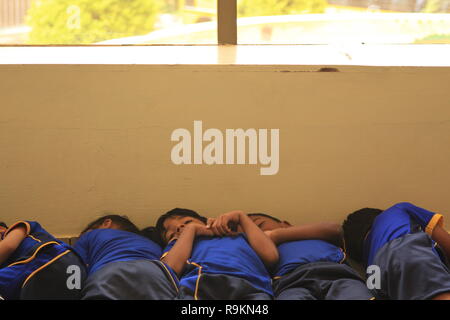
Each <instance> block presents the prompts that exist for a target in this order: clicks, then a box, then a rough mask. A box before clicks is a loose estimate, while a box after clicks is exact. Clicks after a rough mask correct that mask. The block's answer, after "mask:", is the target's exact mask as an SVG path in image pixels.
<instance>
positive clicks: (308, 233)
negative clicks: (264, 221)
mask: <svg viewBox="0 0 450 320" xmlns="http://www.w3.org/2000/svg"><path fill="white" fill-rule="evenodd" d="M266 234H268V235H269V237H270V238H271V239H272V241H273V242H275V244H277V245H278V244H280V243H283V242H287V241H296V240H312V239H315V240H324V241H329V242H331V243H333V244H335V245H338V246H341V245H342V229H341V226H340V225H338V224H335V223H327V222H323V223H312V224H305V225H300V226H292V227H287V228H279V229H274V230H271V231H266Z"/></svg>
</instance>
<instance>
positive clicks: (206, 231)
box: [194, 224, 215, 237]
mask: <svg viewBox="0 0 450 320" xmlns="http://www.w3.org/2000/svg"><path fill="white" fill-rule="evenodd" d="M194 226H195V236H196V237H199V236H207V237H214V236H215V234H214V232H213V231H212V230H211V229H210V228H208V227H207V226H204V225H200V224H195V225H194Z"/></svg>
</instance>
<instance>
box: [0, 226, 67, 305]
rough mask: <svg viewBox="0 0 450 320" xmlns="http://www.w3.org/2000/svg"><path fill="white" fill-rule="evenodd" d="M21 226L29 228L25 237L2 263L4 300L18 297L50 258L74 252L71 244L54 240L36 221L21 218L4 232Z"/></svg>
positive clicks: (0, 285) (0, 277)
mask: <svg viewBox="0 0 450 320" xmlns="http://www.w3.org/2000/svg"><path fill="white" fill-rule="evenodd" d="M19 225H23V226H25V228H26V233H27V235H26V237H25V239H24V240H23V241H22V242H21V243H20V245H19V246H18V247H17V249H16V250H15V251H14V252H13V253H12V254H11V256H9V258H8V259H7V260H6V261H5V262H4V263H3V264H2V265H1V266H0V268H1V269H0V295H1V296H2V297H3V298H5V299H18V298H19V297H20V290H21V288H22V286H23V285H24V284H25V283H26V281H28V280H29V278H30V277H31V276H33V272H34V271H36V270H38V269H39V268H41V267H43V266H44V265H45V264H47V263H48V262H49V261H51V260H54V259H55V258H57V257H58V256H63V255H64V254H66V253H68V252H70V251H71V247H70V246H69V245H68V244H66V243H64V242H62V241H60V240H57V239H55V238H54V237H53V236H52V235H51V234H49V233H48V232H47V231H46V230H45V229H44V228H42V227H41V225H40V224H39V223H37V222H34V221H19V222H16V223H15V224H13V225H12V226H11V227H9V228H8V230H7V231H6V232H5V233H4V234H3V236H2V239H4V238H5V237H6V236H7V235H8V233H9V232H10V231H11V230H13V229H14V228H16V227H17V226H19Z"/></svg>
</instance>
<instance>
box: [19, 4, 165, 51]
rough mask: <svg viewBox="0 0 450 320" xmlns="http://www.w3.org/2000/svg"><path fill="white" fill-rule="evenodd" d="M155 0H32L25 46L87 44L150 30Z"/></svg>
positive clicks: (155, 15) (153, 21)
mask: <svg viewBox="0 0 450 320" xmlns="http://www.w3.org/2000/svg"><path fill="white" fill-rule="evenodd" d="M159 8H160V2H159V0H35V1H34V2H33V3H32V6H31V8H30V10H29V11H28V15H27V24H28V25H29V26H30V27H31V28H32V30H31V32H30V34H29V38H28V43H32V44H89V43H95V42H99V41H103V40H108V39H114V38H121V37H128V36H134V35H142V34H146V33H149V32H151V31H152V30H153V26H154V24H155V21H156V18H157V15H158V13H159Z"/></svg>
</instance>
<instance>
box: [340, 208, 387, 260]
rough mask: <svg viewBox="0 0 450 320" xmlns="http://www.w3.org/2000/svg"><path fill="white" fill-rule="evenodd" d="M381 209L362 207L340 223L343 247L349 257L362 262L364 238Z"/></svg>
mask: <svg viewBox="0 0 450 320" xmlns="http://www.w3.org/2000/svg"><path fill="white" fill-rule="evenodd" d="M382 212H383V210H381V209H374V208H363V209H360V210H357V211H355V212H353V213H351V214H349V215H348V216H347V219H346V220H344V222H343V224H342V230H343V232H344V241H345V249H346V252H347V253H348V255H349V256H350V258H352V259H353V260H355V261H356V262H358V263H361V264H364V261H363V257H364V253H363V250H364V240H365V237H366V235H367V233H368V232H369V230H370V228H371V227H372V224H373V221H374V220H375V218H376V217H377V216H378V215H379V214H380V213H382Z"/></svg>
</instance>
